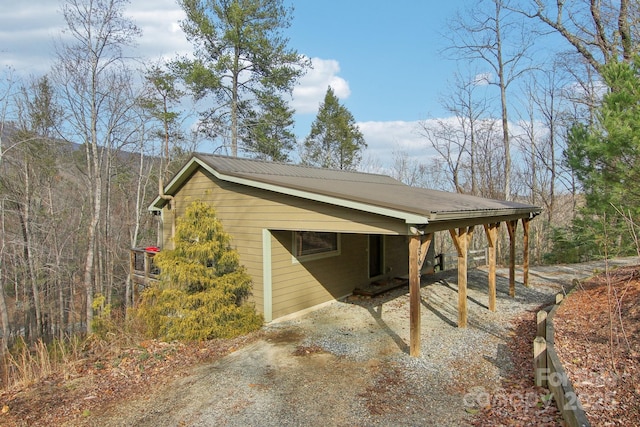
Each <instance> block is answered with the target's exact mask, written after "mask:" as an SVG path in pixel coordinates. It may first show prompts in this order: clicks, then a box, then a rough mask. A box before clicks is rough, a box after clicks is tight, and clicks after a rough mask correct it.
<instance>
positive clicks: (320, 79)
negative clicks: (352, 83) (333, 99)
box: [291, 58, 351, 114]
mask: <svg viewBox="0 0 640 427" xmlns="http://www.w3.org/2000/svg"><path fill="white" fill-rule="evenodd" d="M311 63H312V66H313V68H311V69H309V70H307V73H306V74H305V75H304V76H303V77H302V78H301V79H300V81H299V82H298V85H297V86H296V87H295V88H294V89H293V100H292V102H291V106H292V107H293V108H294V109H295V110H296V112H297V113H298V114H307V113H316V112H317V111H318V106H319V105H320V103H321V102H322V101H323V99H324V95H325V94H326V93H327V88H328V87H329V86H331V88H332V89H333V92H334V93H335V95H336V96H337V97H338V98H339V99H346V98H348V97H349V95H351V89H349V83H348V82H347V81H346V80H345V79H343V78H342V77H339V76H338V73H339V72H340V64H339V63H338V61H336V60H334V59H321V58H312V59H311Z"/></svg>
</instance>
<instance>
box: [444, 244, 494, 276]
mask: <svg viewBox="0 0 640 427" xmlns="http://www.w3.org/2000/svg"><path fill="white" fill-rule="evenodd" d="M488 259H489V257H488V256H487V250H486V249H479V250H470V251H469V256H468V258H467V260H468V266H469V267H470V268H474V267H478V266H481V265H487V264H488ZM435 262H436V264H435V265H434V268H435V269H437V270H438V271H444V270H450V269H452V268H457V267H458V254H457V253H455V252H448V253H441V254H438V255H436V261H435Z"/></svg>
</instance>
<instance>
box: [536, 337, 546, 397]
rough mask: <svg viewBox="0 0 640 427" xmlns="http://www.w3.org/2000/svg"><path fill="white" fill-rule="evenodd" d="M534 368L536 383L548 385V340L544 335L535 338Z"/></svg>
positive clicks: (540, 385)
mask: <svg viewBox="0 0 640 427" xmlns="http://www.w3.org/2000/svg"><path fill="white" fill-rule="evenodd" d="M533 369H534V376H535V381H536V385H537V386H538V387H546V386H547V376H548V370H547V340H546V339H544V338H543V337H536V339H535V340H533Z"/></svg>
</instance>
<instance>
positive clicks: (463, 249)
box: [449, 227, 473, 328]
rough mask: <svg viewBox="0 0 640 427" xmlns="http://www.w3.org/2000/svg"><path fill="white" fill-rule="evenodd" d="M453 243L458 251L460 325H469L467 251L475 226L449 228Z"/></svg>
mask: <svg viewBox="0 0 640 427" xmlns="http://www.w3.org/2000/svg"><path fill="white" fill-rule="evenodd" d="M449 234H451V238H452V239H453V245H454V246H455V248H456V251H457V252H458V327H459V328H466V327H467V262H468V260H467V252H468V250H467V249H468V247H469V242H470V241H471V237H473V227H468V228H467V227H462V228H459V229H458V231H457V233H456V230H455V229H452V230H449Z"/></svg>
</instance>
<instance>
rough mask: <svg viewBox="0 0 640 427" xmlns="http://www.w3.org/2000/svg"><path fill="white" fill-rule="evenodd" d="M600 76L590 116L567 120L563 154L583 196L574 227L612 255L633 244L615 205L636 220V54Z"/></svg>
mask: <svg viewBox="0 0 640 427" xmlns="http://www.w3.org/2000/svg"><path fill="white" fill-rule="evenodd" d="M602 77H603V79H604V82H605V83H606V85H607V87H608V88H609V92H608V93H607V94H606V95H605V96H604V98H603V101H602V104H601V106H600V107H599V109H598V111H597V114H596V120H595V122H594V123H593V124H592V125H584V124H577V125H575V126H573V128H572V129H571V130H570V133H569V141H568V147H567V151H566V153H565V155H566V160H567V163H568V164H569V166H570V167H571V168H572V170H573V172H574V173H575V175H576V177H577V179H578V180H579V182H580V183H581V185H582V189H583V192H584V195H585V198H586V206H585V208H584V209H583V210H582V212H581V214H582V215H581V216H580V217H579V218H577V220H576V221H575V223H574V229H575V232H576V234H577V235H578V236H579V239H581V240H588V241H592V242H601V243H605V242H606V243H607V250H608V251H609V253H610V254H612V255H614V254H624V253H628V252H629V251H630V250H632V249H634V248H633V246H632V241H631V239H630V236H629V232H628V229H627V226H626V224H625V221H624V218H622V217H621V215H620V214H619V213H618V211H620V212H623V213H624V214H625V216H630V217H631V218H632V219H633V220H634V221H635V223H637V222H638V220H640V187H638V182H640V57H639V56H636V57H635V59H634V61H633V62H632V63H626V62H611V63H609V64H607V65H605V66H604V67H603V69H602Z"/></svg>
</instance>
